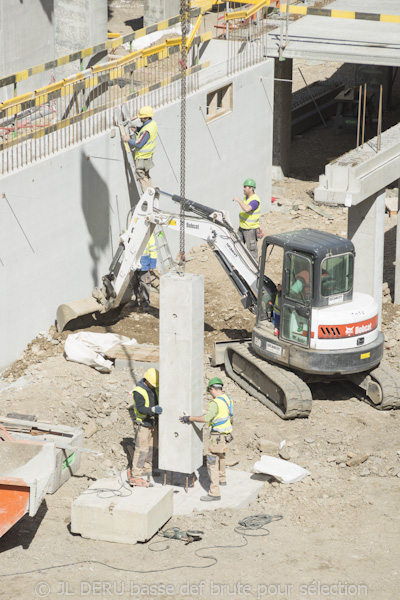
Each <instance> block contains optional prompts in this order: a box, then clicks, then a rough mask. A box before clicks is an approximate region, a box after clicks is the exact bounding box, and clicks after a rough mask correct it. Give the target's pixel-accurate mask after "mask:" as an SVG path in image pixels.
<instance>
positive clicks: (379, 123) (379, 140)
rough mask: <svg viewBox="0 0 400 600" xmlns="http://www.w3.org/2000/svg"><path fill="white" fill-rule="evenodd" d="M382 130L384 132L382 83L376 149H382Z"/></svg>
mask: <svg viewBox="0 0 400 600" xmlns="http://www.w3.org/2000/svg"><path fill="white" fill-rule="evenodd" d="M381 132H382V85H381V86H380V90H379V109H378V131H377V135H376V151H377V152H379V150H380V149H381Z"/></svg>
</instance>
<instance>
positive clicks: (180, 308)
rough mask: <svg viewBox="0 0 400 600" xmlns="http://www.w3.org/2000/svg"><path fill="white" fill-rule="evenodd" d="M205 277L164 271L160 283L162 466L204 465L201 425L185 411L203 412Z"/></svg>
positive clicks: (188, 470) (180, 468)
mask: <svg viewBox="0 0 400 600" xmlns="http://www.w3.org/2000/svg"><path fill="white" fill-rule="evenodd" d="M203 360H204V277H203V276H202V275H192V274H185V275H183V276H180V275H178V274H177V273H167V275H163V277H161V286H160V406H162V408H163V414H162V415H161V417H160V419H159V436H158V440H159V441H158V444H159V450H158V464H159V468H160V469H164V470H166V471H176V472H180V473H193V472H194V471H195V470H196V469H198V468H199V467H200V466H201V465H202V464H203V440H202V427H201V425H200V426H199V425H198V424H196V425H195V424H190V425H184V424H182V423H180V422H179V417H180V416H181V415H183V414H184V412H185V413H186V414H188V415H201V414H203V388H204V376H203Z"/></svg>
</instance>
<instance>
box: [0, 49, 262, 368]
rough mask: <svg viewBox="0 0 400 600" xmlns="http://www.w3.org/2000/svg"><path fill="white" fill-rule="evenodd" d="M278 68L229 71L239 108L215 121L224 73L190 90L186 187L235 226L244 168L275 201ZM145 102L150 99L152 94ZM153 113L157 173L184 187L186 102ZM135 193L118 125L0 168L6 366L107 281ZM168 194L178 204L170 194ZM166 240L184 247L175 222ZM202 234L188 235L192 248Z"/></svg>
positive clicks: (169, 184) (159, 181)
mask: <svg viewBox="0 0 400 600" xmlns="http://www.w3.org/2000/svg"><path fill="white" fill-rule="evenodd" d="M261 76H262V77H265V78H266V80H265V83H264V86H263V85H262V84H261V83H260V77H261ZM272 78H273V61H272V60H269V61H266V62H265V63H262V64H260V65H258V66H255V67H252V68H250V69H248V70H246V71H243V72H241V73H239V74H236V75H235V76H233V77H231V78H229V81H232V83H233V86H234V94H233V110H232V112H230V113H229V114H227V115H225V116H223V117H220V118H219V119H216V120H215V121H212V122H211V123H209V124H206V122H205V119H204V115H205V113H206V98H207V92H208V91H209V90H213V89H217V88H218V87H220V86H222V85H225V84H226V81H222V82H221V81H220V82H218V81H215V82H214V83H212V84H210V83H209V84H208V85H207V86H206V87H204V88H202V89H201V90H200V91H199V92H196V93H194V94H192V95H190V96H189V97H188V102H187V143H186V153H187V157H186V158H187V161H186V195H187V197H188V198H190V199H192V200H195V201H196V202H200V203H202V204H206V205H209V206H213V207H215V208H219V209H223V210H229V211H230V213H231V217H232V221H233V223H234V225H235V226H237V225H238V209H237V204H236V203H234V202H232V198H233V197H234V196H236V195H238V194H241V193H242V183H243V180H244V179H245V178H246V177H254V178H255V179H256V181H257V192H258V194H259V195H260V198H261V205H262V206H261V208H262V211H264V212H265V211H266V210H268V206H269V202H270V196H271V175H270V173H271V163H272V108H271V106H270V104H269V102H268V98H266V94H265V91H264V87H266V85H267V83H269V84H270V90H272V87H273V81H272ZM266 89H268V88H266ZM271 97H272V92H271ZM143 103H144V104H151V98H150V100H149V99H143ZM199 107H201V110H199ZM132 111H133V107H132ZM155 116H156V120H157V123H158V125H159V132H160V140H159V142H158V144H157V147H156V151H155V155H154V162H155V167H154V169H153V170H152V178H153V183H154V185H156V186H159V187H160V188H161V189H162V190H165V191H167V192H169V193H173V194H175V193H179V170H180V167H179V165H180V104H179V102H176V103H172V104H169V105H166V106H164V107H163V108H161V109H158V110H157V111H156V115H155ZM254 116H255V118H253V117H254ZM88 158H90V160H88ZM3 193H4V194H5V195H6V197H5V198H2V197H1V195H2V194H3ZM135 194H136V192H135V193H133V195H132V199H130V198H129V191H128V189H127V181H126V174H125V161H124V157H123V154H122V148H121V144H120V141H119V135H118V133H117V135H116V136H115V137H114V138H112V137H111V135H110V131H108V132H106V133H103V134H99V135H97V136H95V137H93V138H91V139H90V140H89V141H87V142H85V143H80V144H77V145H76V146H74V147H73V148H71V149H69V150H64V151H62V152H59V153H58V154H56V155H54V156H53V157H51V158H49V159H43V160H41V161H38V162H37V163H35V164H33V165H31V166H30V167H25V168H23V169H20V170H18V171H16V172H15V173H13V174H11V175H7V176H3V177H0V211H1V219H0V285H1V289H2V290H4V292H3V294H1V295H0V335H1V338H2V339H3V340H7V341H6V343H3V344H1V347H0V369H2V368H5V367H6V366H7V365H8V364H10V362H12V361H13V360H15V359H16V358H17V357H18V355H19V354H20V353H21V351H22V350H23V349H24V348H25V347H26V345H27V344H28V343H29V342H30V341H31V340H32V339H33V338H34V337H36V335H37V333H38V332H39V331H43V330H47V329H48V327H50V325H52V324H53V323H54V319H55V315H56V310H57V307H58V305H59V304H63V303H65V302H69V301H72V300H76V299H79V298H84V297H86V296H90V295H91V292H92V289H93V287H95V286H97V285H99V284H100V283H101V277H102V275H104V274H106V273H107V272H108V267H109V264H110V262H111V258H112V256H113V253H114V252H115V250H116V248H117V245H118V238H119V233H120V231H121V230H122V229H124V228H125V220H126V214H127V212H128V210H129V208H130V206H131V204H132V201H134V200H135ZM136 197H137V196H136ZM160 204H161V207H164V208H166V209H167V210H173V211H175V212H179V207H178V205H177V204H175V203H173V202H172V201H171V200H170V199H168V198H167V197H165V196H163V197H162V198H161V202H160ZM13 211H14V212H13ZM168 240H169V242H170V244H171V247H172V251H173V252H176V251H177V250H178V244H179V239H178V235H177V234H176V233H175V232H168ZM199 243H200V242H199V239H198V238H194V237H193V236H187V239H186V249H189V248H190V247H191V246H192V245H199ZM31 246H32V247H31Z"/></svg>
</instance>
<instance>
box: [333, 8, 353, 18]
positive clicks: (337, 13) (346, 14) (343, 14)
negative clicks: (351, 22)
mask: <svg viewBox="0 0 400 600" xmlns="http://www.w3.org/2000/svg"><path fill="white" fill-rule="evenodd" d="M331 17H335V18H336V19H355V17H356V13H354V12H350V11H348V10H333V9H332V11H331Z"/></svg>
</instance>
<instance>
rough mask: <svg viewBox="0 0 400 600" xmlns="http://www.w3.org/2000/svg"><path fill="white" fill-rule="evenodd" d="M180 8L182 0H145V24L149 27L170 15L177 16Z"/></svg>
mask: <svg viewBox="0 0 400 600" xmlns="http://www.w3.org/2000/svg"><path fill="white" fill-rule="evenodd" d="M180 9H181V3H180V0H144V19H143V24H144V26H145V27H149V26H150V25H154V23H159V22H160V21H164V20H165V19H169V18H170V17H176V16H177V15H179V13H180Z"/></svg>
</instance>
